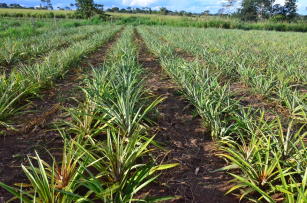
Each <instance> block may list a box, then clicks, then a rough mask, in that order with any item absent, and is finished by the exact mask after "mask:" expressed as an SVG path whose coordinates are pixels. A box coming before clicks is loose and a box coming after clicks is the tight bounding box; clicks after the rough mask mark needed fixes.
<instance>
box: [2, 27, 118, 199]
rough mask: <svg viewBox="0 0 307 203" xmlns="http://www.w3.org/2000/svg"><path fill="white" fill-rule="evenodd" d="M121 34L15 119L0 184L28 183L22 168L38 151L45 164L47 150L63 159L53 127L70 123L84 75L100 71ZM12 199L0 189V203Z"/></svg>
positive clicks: (5, 141)
mask: <svg viewBox="0 0 307 203" xmlns="http://www.w3.org/2000/svg"><path fill="white" fill-rule="evenodd" d="M121 31H122V30H121ZM120 33H121V32H118V33H117V34H116V35H114V36H113V37H112V38H111V39H110V40H109V42H107V43H105V45H103V46H102V47H100V48H99V49H98V50H96V51H95V52H94V53H92V54H91V55H89V57H87V58H85V59H84V60H83V61H82V62H81V63H80V65H79V67H76V68H73V67H72V68H71V71H70V72H68V73H67V74H66V76H65V78H64V79H59V80H58V81H56V82H55V85H54V87H53V88H51V89H46V90H44V91H42V93H41V95H43V96H42V98H40V99H36V100H34V101H32V103H31V106H30V107H29V109H27V110H28V112H25V113H23V114H21V115H19V116H16V117H15V118H12V120H13V121H14V123H15V125H14V126H15V128H16V129H17V130H15V131H12V130H4V132H5V136H1V137H0V146H1V148H0V153H1V158H0V181H1V182H4V183H6V184H8V185H13V184H14V183H20V182H25V181H26V179H25V177H24V175H23V173H22V170H21V168H20V165H21V163H24V164H26V162H27V161H26V157H27V156H28V155H33V153H34V151H35V150H36V151H38V152H39V154H40V156H41V157H42V158H43V159H44V160H50V157H49V155H48V154H47V152H46V149H48V151H50V152H51V153H52V154H53V155H54V156H56V157H59V156H61V149H62V145H63V144H62V138H61V136H60V135H59V133H58V131H57V130H56V129H55V127H54V125H53V124H54V123H55V122H56V121H58V120H64V119H68V118H67V116H66V114H65V110H64V107H73V106H76V105H77V103H76V102H75V100H74V99H72V98H76V99H78V100H82V92H81V90H80V88H79V86H80V85H81V84H80V83H81V81H82V79H83V77H84V75H86V74H88V73H89V72H90V71H91V67H98V66H99V65H100V64H102V63H103V62H104V61H105V56H106V52H107V50H109V49H110V47H111V46H112V45H113V43H114V42H115V41H116V40H117V39H118V38H119V36H120ZM9 197H10V194H9V193H8V192H7V191H5V190H3V189H2V188H0V202H2V201H4V200H5V199H8V198H9Z"/></svg>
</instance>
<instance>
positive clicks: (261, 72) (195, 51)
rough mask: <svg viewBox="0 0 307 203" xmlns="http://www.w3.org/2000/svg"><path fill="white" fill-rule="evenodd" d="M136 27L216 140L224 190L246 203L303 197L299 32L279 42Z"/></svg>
mask: <svg viewBox="0 0 307 203" xmlns="http://www.w3.org/2000/svg"><path fill="white" fill-rule="evenodd" d="M139 32H140V34H141V35H142V37H143V38H144V40H145V42H146V44H147V46H148V47H149V48H150V49H151V50H152V52H153V53H154V54H155V55H156V56H157V57H159V58H160V62H161V64H162V66H163V68H164V70H165V71H166V72H167V73H168V74H169V75H170V76H171V77H172V78H173V80H174V81H176V83H177V84H178V85H179V86H181V88H182V93H183V94H184V95H185V96H186V98H187V100H189V101H190V102H191V104H193V106H194V107H195V109H196V110H197V112H198V114H199V115H200V116H201V117H202V119H203V125H204V126H206V127H208V128H209V129H210V131H211V136H212V138H213V139H214V140H216V141H217V142H218V143H219V145H220V149H221V150H222V151H221V152H220V153H219V155H220V156H221V157H224V158H225V159H227V160H228V161H229V166H226V167H224V168H223V170H227V171H229V172H230V174H231V175H232V176H233V177H234V179H233V183H234V186H233V187H232V188H231V189H230V190H229V192H235V193H237V194H238V195H239V197H240V198H246V199H249V200H253V201H260V200H262V201H268V202H276V201H279V200H287V201H290V202H291V201H297V202H304V201H306V177H307V168H306V164H307V160H306V157H307V156H306V153H307V150H306V146H305V145H306V138H305V137H306V121H307V120H306V92H305V90H306V74H304V73H306V60H305V58H306V43H305V41H301V39H302V38H303V39H304V38H305V37H306V36H305V35H300V34H298V35H299V36H296V37H294V38H293V40H297V41H294V43H293V44H292V43H291V44H286V45H285V44H280V43H281V41H282V39H283V38H287V37H288V35H287V33H284V35H283V34H281V33H274V32H246V33H242V32H240V33H238V31H223V30H215V29H206V30H201V29H189V30H184V29H177V28H167V27H160V28H156V29H153V28H152V27H140V28H139ZM187 32H189V34H192V36H193V37H191V38H186V37H185V36H187ZM239 34H240V36H238V35H239ZM194 35H195V37H194ZM259 36H260V37H259ZM245 38H246V40H243V41H240V40H238V39H245ZM198 39H201V40H198ZM273 39H275V41H274V42H271V40H273ZM194 40H195V41H194ZM248 40H249V41H253V44H255V46H253V47H249V46H247V45H245V44H244V43H246V41H248ZM220 41H221V43H220ZM278 42H279V43H278ZM244 45H245V46H244ZM294 45H295V46H297V47H296V49H295V50H293V48H292V46H294ZM280 47H283V49H281V50H280ZM255 50H256V53H255ZM291 50H292V52H290V51H291ZM296 50H298V51H297V52H296ZM257 52H258V54H257ZM240 53H241V54H240ZM193 55H194V56H195V57H194V58H193ZM245 55H246V56H245ZM270 57H274V59H271V58H270ZM285 58H288V59H289V58H291V61H290V60H286V59H285ZM277 59H278V60H277ZM282 59H283V60H282ZM275 60H276V61H275ZM278 61H279V62H278ZM252 81H254V82H252ZM280 109H282V111H279V110H280Z"/></svg>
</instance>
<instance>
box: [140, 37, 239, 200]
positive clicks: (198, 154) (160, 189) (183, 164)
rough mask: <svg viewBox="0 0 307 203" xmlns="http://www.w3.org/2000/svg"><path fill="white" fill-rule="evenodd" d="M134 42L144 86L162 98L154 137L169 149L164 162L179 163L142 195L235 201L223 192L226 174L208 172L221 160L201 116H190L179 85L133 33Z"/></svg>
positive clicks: (226, 187) (225, 186) (227, 179)
mask: <svg viewBox="0 0 307 203" xmlns="http://www.w3.org/2000/svg"><path fill="white" fill-rule="evenodd" d="M136 41H137V43H138V45H139V47H140V50H139V56H138V60H139V63H140V64H141V65H143V67H144V68H145V70H146V71H145V73H146V75H147V76H148V77H147V79H146V85H147V87H148V88H149V89H150V90H151V92H152V93H153V94H154V95H156V96H164V97H166V99H165V101H164V102H163V103H161V104H160V105H159V106H158V111H159V113H160V115H159V117H158V121H157V127H156V133H157V137H156V138H157V140H158V141H159V142H161V143H162V144H163V145H164V146H165V147H166V149H167V150H169V152H168V154H167V156H166V157H165V160H164V161H165V162H166V163H180V166H179V167H176V168H173V169H170V170H168V171H166V172H164V174H163V175H162V176H160V178H159V180H158V181H157V182H156V183H155V185H153V186H152V187H151V188H150V189H149V190H147V191H146V192H144V193H145V195H149V196H157V195H159V196H169V195H172V196H181V198H179V199H176V200H172V201H170V202H199V203H205V202H208V203H209V202H210V203H211V202H212V203H217V202H230V203H231V202H238V200H236V199H235V198H233V197H230V196H225V195H224V194H225V192H226V191H227V189H229V187H230V184H229V183H228V181H229V180H230V177H229V176H228V175H227V174H226V173H224V172H215V173H213V172H212V171H213V170H216V169H218V168H221V167H223V166H224V165H225V163H224V161H223V160H221V159H219V158H218V157H216V156H215V154H216V152H217V148H216V145H215V143H214V142H213V141H212V140H211V137H210V133H209V132H208V130H207V129H204V128H203V127H202V124H201V123H202V121H201V118H200V117H194V116H193V115H192V111H193V109H192V107H191V106H190V105H189V103H188V102H187V101H186V100H185V99H184V98H183V97H182V96H181V95H180V94H179V87H178V86H176V85H175V84H174V83H173V82H172V81H171V79H170V78H169V77H168V76H167V75H166V74H165V73H164V72H163V70H162V68H161V66H160V64H159V60H158V59H157V58H155V57H154V56H153V55H152V54H151V53H150V52H149V50H148V48H147V47H146V45H145V43H144V41H143V40H142V38H141V36H140V35H139V34H138V33H137V32H136ZM159 153H163V152H162V151H161V152H159ZM161 157H163V155H161Z"/></svg>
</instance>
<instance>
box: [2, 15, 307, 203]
mask: <svg viewBox="0 0 307 203" xmlns="http://www.w3.org/2000/svg"><path fill="white" fill-rule="evenodd" d="M157 18H158V17H157ZM0 36H1V39H2V40H1V42H0V44H1V46H0V72H1V73H0V74H1V75H0V144H1V147H0V152H1V159H0V187H1V189H0V201H2V200H10V199H11V198H12V199H11V200H13V201H14V200H16V199H20V200H21V202H65V203H66V202H132V201H137V202H239V201H240V199H243V200H244V201H247V202H249V201H251V202H291V203H292V202H293V203H294V202H295V203H296V202H299V203H304V202H306V201H307V185H306V184H307V148H306V144H307V138H306V135H307V132H306V125H307V114H306V113H307V103H306V102H307V97H306V95H307V94H306V92H307V60H306V59H307V35H306V34H305V33H297V32H275V31H259V30H258V31H255V30H254V31H242V30H236V29H217V28H206V29H203V28H195V27H174V26H159V25H154V26H146V25H136V26H132V25H129V24H127V25H126V24H123V23H116V24H115V23H114V24H113V23H100V24H95V22H93V21H91V20H35V21H34V20H33V19H32V20H31V21H30V20H26V19H1V20H0Z"/></svg>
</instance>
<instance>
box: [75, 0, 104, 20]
mask: <svg viewBox="0 0 307 203" xmlns="http://www.w3.org/2000/svg"><path fill="white" fill-rule="evenodd" d="M76 2H77V3H76V6H77V13H78V14H80V15H81V16H82V17H85V18H90V17H92V16H94V15H95V14H99V15H102V14H103V5H100V4H95V3H94V1H93V0H76Z"/></svg>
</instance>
